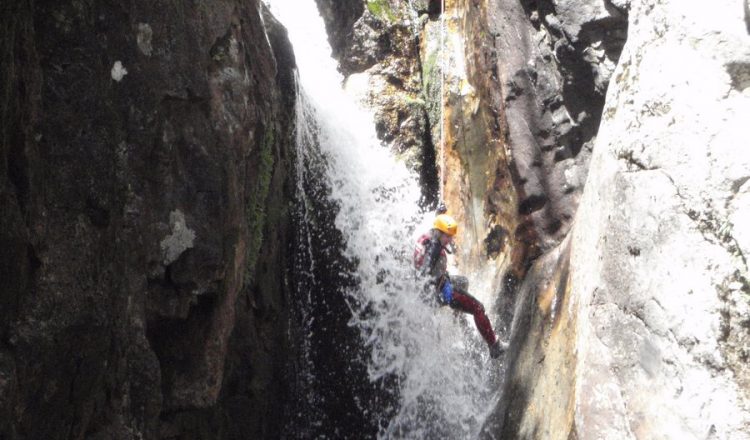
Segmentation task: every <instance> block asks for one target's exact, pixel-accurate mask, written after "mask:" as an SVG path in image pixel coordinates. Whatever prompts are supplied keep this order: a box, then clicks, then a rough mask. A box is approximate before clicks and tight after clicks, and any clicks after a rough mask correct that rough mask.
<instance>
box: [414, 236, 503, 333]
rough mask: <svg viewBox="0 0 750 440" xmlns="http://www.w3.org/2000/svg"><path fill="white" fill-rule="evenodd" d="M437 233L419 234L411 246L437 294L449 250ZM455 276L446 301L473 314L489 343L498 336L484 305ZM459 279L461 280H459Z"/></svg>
mask: <svg viewBox="0 0 750 440" xmlns="http://www.w3.org/2000/svg"><path fill="white" fill-rule="evenodd" d="M439 234H440V232H439V231H437V230H435V229H432V230H430V232H428V233H427V234H424V235H422V236H421V237H419V239H418V240H417V246H416V248H415V250H414V267H415V268H416V269H417V272H418V273H419V274H420V275H421V276H423V277H426V278H427V279H428V284H430V288H434V289H435V291H436V292H437V294H438V297H439V298H440V297H441V295H440V288H441V287H442V284H443V282H444V281H445V280H446V279H447V278H448V254H447V252H446V250H445V248H444V247H443V246H442V245H441V244H440V240H439ZM454 279H455V281H456V282H455V283H453V284H454V287H453V299H452V300H451V302H450V303H449V304H448V305H449V306H450V307H451V308H452V309H454V310H459V311H461V312H464V313H470V314H472V315H473V316H474V324H475V325H476V326H477V329H478V330H479V333H480V334H481V335H482V338H484V340H485V341H486V342H487V345H490V346H491V345H492V344H494V343H495V341H496V340H497V336H495V332H494V331H493V330H492V324H491V323H490V320H489V318H487V314H486V313H485V311H484V306H483V305H482V303H481V302H479V300H477V299H476V298H474V297H473V296H471V295H470V294H469V293H468V292H467V291H466V287H463V288H462V287H459V284H463V285H464V286H468V284H469V283H468V280H467V279H466V278H465V277H454ZM459 281H462V282H461V283H459ZM440 302H441V303H442V301H440Z"/></svg>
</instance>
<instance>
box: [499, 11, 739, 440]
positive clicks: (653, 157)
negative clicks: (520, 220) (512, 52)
mask: <svg viewBox="0 0 750 440" xmlns="http://www.w3.org/2000/svg"><path fill="white" fill-rule="evenodd" d="M563 3H567V2H558V4H563ZM620 3H623V4H620ZM736 6H737V5H735V4H733V2H730V1H726V2H719V3H713V4H711V5H710V6H709V5H706V4H699V3H685V2H679V1H672V0H662V1H649V2H632V3H627V4H625V2H619V3H618V8H622V7H627V8H628V16H629V31H628V33H629V35H628V41H627V43H626V45H625V48H624V50H623V53H622V56H621V58H620V63H619V64H618V66H617V69H616V70H615V72H614V74H613V81H614V83H613V84H612V85H611V86H610V89H609V91H608V95H607V99H606V104H605V107H604V113H603V118H602V125H601V128H600V131H599V134H598V136H597V139H596V145H595V147H594V150H593V155H592V159H591V165H590V168H589V175H588V179H587V182H586V186H585V190H584V192H583V196H582V199H581V202H580V207H579V210H578V212H577V214H576V218H575V222H574V225H573V229H572V231H571V234H570V235H569V237H568V238H567V239H566V240H565V241H564V242H563V244H562V245H561V246H560V247H559V249H554V250H553V251H551V252H550V253H549V254H548V255H545V256H544V257H542V258H540V259H539V260H538V261H537V263H536V264H535V266H534V268H532V270H531V272H530V273H531V274H533V273H545V271H547V272H546V273H547V274H548V275H546V276H542V277H541V278H539V277H535V276H531V275H530V276H529V277H528V278H527V279H526V280H525V284H523V285H522V288H521V292H523V294H524V296H523V297H522V299H520V300H519V302H518V304H519V309H518V314H517V321H515V322H514V330H513V333H514V334H513V340H512V347H511V360H510V363H509V368H508V371H507V378H506V382H505V388H504V390H503V397H502V399H501V404H500V405H499V406H498V408H496V413H495V414H496V417H495V418H494V419H493V420H491V422H490V423H488V424H487V426H486V427H485V428H486V429H485V437H487V438H551V439H554V438H560V439H568V438H577V439H598V438H623V439H625V438H628V439H630V438H638V439H647V438H648V439H651V438H709V439H714V438H715V439H720V438H721V439H723V438H733V439H734V438H737V439H744V438H750V406H749V405H748V403H749V402H750V400H749V398H750V387H748V375H750V368H748V363H747V358H748V346H749V345H748V344H749V343H750V332H749V331H748V325H747V316H748V310H749V308H750V287H749V284H748V266H747V258H746V255H747V240H746V237H747V235H748V230H749V229H748V228H749V227H750V226H748V225H750V223H749V222H748V219H749V218H750V217H749V212H748V208H747V206H748V204H747V199H748V196H747V190H748V184H747V182H748V180H749V179H750V176H749V175H748V173H749V170H750V154H748V152H747V151H746V149H743V148H742V147H741V146H742V145H743V144H744V142H745V140H744V137H746V136H744V133H743V132H744V121H745V120H746V116H747V115H748V114H750V95H748V93H749V89H748V86H750V83H749V82H748V72H749V71H750V70H748V69H749V68H748V66H749V65H750V63H749V61H750V49H749V48H750V37H749V36H748V32H747V22H746V16H743V14H742V11H741V10H740V8H738V7H736ZM564 10H566V9H565V8H561V9H559V11H564ZM665 60H669V62H665ZM568 253H569V258H568V257H566V254H568ZM555 255H560V256H559V257H555ZM566 273H567V275H565V274H566ZM554 286H557V287H556V288H555V289H554V291H555V292H557V294H556V296H555V299H554V301H553V303H555V304H561V305H562V306H561V307H558V308H557V309H556V308H554V307H553V308H549V307H545V306H544V304H545V301H547V299H546V298H547V297H548V296H549V292H550V288H551V287H554ZM521 304H523V305H525V307H527V309H525V310H522V309H521V307H522V306H521ZM524 316H526V318H525V319H524V318H523V317H524ZM529 324H531V325H529ZM537 325H538V326H539V327H536V326H537ZM529 331H531V332H532V334H536V335H537V336H536V337H534V338H529V337H528V333H529ZM560 333H563V334H565V337H564V338H560V337H559V336H558V335H559V334H560ZM571 341H574V343H571ZM531 359H535V361H536V362H535V363H530V362H527V361H526V360H531ZM539 373H544V374H539ZM554 375H557V378H559V380H555V381H554V384H553V383H550V380H549V377H550V376H554Z"/></svg>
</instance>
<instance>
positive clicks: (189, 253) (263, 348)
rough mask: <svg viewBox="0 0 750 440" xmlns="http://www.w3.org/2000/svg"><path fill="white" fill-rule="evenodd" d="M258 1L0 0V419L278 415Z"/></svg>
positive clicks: (283, 230)
mask: <svg viewBox="0 0 750 440" xmlns="http://www.w3.org/2000/svg"><path fill="white" fill-rule="evenodd" d="M261 10H262V7H261V6H260V4H259V2H257V1H254V0H250V1H243V2H238V1H233V0H226V1H218V0H217V1H213V2H210V4H206V3H200V4H198V3H184V2H173V3H168V4H164V5H156V4H152V3H149V2H137V4H133V5H132V7H125V6H122V5H120V6H117V5H114V6H113V5H104V4H96V5H92V4H89V3H85V2H83V3H82V2H77V1H64V2H44V1H43V2H33V3H32V2H20V3H17V4H14V5H12V6H8V7H6V8H4V12H5V13H4V14H3V16H2V17H1V18H0V28H2V29H3V36H4V37H3V40H2V43H1V45H2V55H1V56H2V59H1V60H0V72H2V75H1V77H2V80H3V81H2V90H3V96H4V99H3V101H2V103H0V110H1V113H0V115H1V116H2V118H1V119H0V133H2V137H0V158H1V160H0V212H2V215H0V222H2V227H1V228H0V249H2V251H0V274H1V275H0V278H2V280H3V281H2V283H1V284H2V287H1V288H0V289H1V290H0V292H1V295H0V298H2V300H1V301H0V322H2V324H1V327H0V437H2V438H8V439H15V438H47V439H56V438H91V439H99V438H101V439H105V438H107V439H109V438H122V439H126V438H206V437H207V436H210V437H212V438H230V437H231V438H259V437H263V436H271V437H272V436H274V435H277V434H274V433H278V432H279V429H280V427H279V423H280V421H279V418H278V414H279V412H280V401H279V400H278V399H277V397H276V396H278V395H279V394H280V393H282V392H283V387H282V386H281V385H280V384H281V383H282V381H281V374H282V372H283V365H284V362H285V359H284V357H283V356H284V352H283V350H284V347H285V344H286V340H285V328H284V326H285V322H286V320H285V318H284V317H285V313H286V312H285V310H284V309H283V308H282V305H283V303H284V302H285V299H284V298H285V295H286V294H287V293H286V291H285V287H284V284H283V283H280V282H279V279H282V277H283V268H284V267H285V264H286V263H285V262H286V259H287V258H288V257H287V256H286V249H285V247H284V246H280V245H279V243H285V242H287V238H286V237H287V236H288V235H289V231H288V230H287V229H288V224H289V221H288V213H287V212H286V211H285V209H284V206H286V202H285V200H287V199H288V198H289V197H290V195H289V194H286V193H285V191H286V189H285V188H288V185H286V182H287V180H288V177H289V175H288V174H289V171H288V170H289V168H290V165H289V164H290V162H291V158H290V153H289V152H288V151H287V150H288V148H289V145H290V144H291V138H290V133H291V129H292V120H291V111H290V109H291V108H292V107H293V105H294V96H293V94H292V93H293V91H294V84H293V77H292V74H291V69H292V67H293V64H294V60H293V55H292V54H291V48H290V47H289V45H288V42H287V41H286V38H285V35H284V31H283V29H281V28H280V26H279V25H278V24H275V23H274V21H273V19H272V17H270V15H266V16H265V18H264V17H262V15H261ZM264 21H265V24H264ZM272 396H273V397H272Z"/></svg>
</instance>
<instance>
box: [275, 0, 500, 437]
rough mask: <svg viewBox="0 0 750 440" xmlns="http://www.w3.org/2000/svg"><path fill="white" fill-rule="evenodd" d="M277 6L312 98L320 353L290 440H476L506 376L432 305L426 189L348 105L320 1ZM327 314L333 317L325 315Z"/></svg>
mask: <svg viewBox="0 0 750 440" xmlns="http://www.w3.org/2000/svg"><path fill="white" fill-rule="evenodd" d="M269 3H270V4H269V7H270V10H271V12H272V13H273V14H274V15H275V16H276V17H277V18H278V19H279V20H280V21H281V22H282V23H283V24H284V25H285V26H286V27H287V29H288V31H289V38H290V40H291V41H292V44H293V46H294V49H295V56H296V59H297V64H298V69H299V84H300V90H299V93H298V102H297V166H298V169H297V171H296V172H297V202H296V203H297V207H296V216H297V223H298V226H297V228H296V229H297V234H298V235H297V242H298V243H297V244H298V248H297V252H296V255H297V258H296V260H297V262H296V264H295V271H296V273H295V274H294V278H295V280H296V281H295V290H296V298H295V299H294V301H295V304H294V305H293V307H295V308H296V310H295V311H294V312H293V314H292V315H293V320H294V321H295V322H293V323H292V327H293V329H294V335H296V336H295V337H300V338H303V339H304V338H309V339H308V340H301V341H296V351H297V352H296V356H297V357H298V359H297V361H296V362H295V368H294V373H295V378H294V380H293V384H292V385H291V388H292V389H293V391H292V392H293V393H294V394H295V396H294V400H296V401H297V403H296V404H293V405H292V408H291V409H290V410H289V414H290V421H289V422H288V423H290V424H292V425H293V426H289V427H288V428H287V430H286V434H285V436H286V437H289V438H311V437H315V438H326V437H328V438H350V437H372V436H374V435H375V434H377V436H378V437H379V438H472V437H476V435H477V433H478V431H479V429H480V427H481V425H482V423H483V421H484V419H485V417H486V415H487V413H488V412H489V411H490V409H491V408H492V406H493V405H494V399H496V398H497V392H496V391H495V390H496V389H497V386H496V384H497V381H498V380H499V378H498V376H499V372H498V370H497V368H496V364H495V366H493V364H492V362H493V361H490V360H489V359H488V355H487V350H486V346H485V345H484V342H483V341H481V338H480V337H479V335H478V333H477V332H476V330H475V329H474V326H473V324H472V323H471V322H470V320H467V319H466V318H465V317H464V316H463V315H455V314H454V313H453V311H451V310H450V309H449V308H447V307H442V308H436V307H435V306H434V305H431V304H430V303H429V301H426V299H425V298H424V295H422V294H420V292H421V288H420V283H418V282H417V281H416V280H415V278H414V274H413V270H412V266H411V253H412V252H413V249H414V243H415V240H416V237H417V236H418V235H419V234H421V233H422V232H424V231H425V230H426V229H427V228H429V225H430V223H429V222H430V221H431V219H432V215H431V213H425V212H423V211H422V210H421V209H420V207H419V199H420V188H419V185H418V178H417V176H416V175H415V173H414V172H412V171H410V170H408V169H407V167H406V166H405V165H404V164H403V163H401V162H399V161H398V160H397V159H396V158H395V157H394V156H393V155H392V154H391V153H390V152H389V151H388V149H387V148H385V147H383V146H381V144H380V142H379V141H378V140H377V137H376V135H375V129H374V123H373V118H372V115H371V114H370V113H368V112H366V111H364V110H363V109H361V108H360V107H359V106H358V105H357V104H356V103H355V102H354V101H353V100H352V99H351V98H349V97H348V96H347V95H346V94H345V92H344V91H343V89H342V82H343V79H342V77H341V75H340V74H339V72H338V71H337V68H336V62H335V61H334V60H333V59H332V58H331V56H330V54H331V48H330V46H329V44H328V41H327V36H326V33H325V28H324V25H323V21H322V18H321V17H320V15H319V13H318V10H317V8H316V6H315V3H314V0H271V1H269ZM321 204H323V205H325V209H326V212H330V213H332V214H331V216H330V218H326V215H325V213H322V212H319V209H320V206H321ZM330 233H333V234H334V238H331V237H330V235H329V234H330ZM337 252H338V253H340V255H332V254H333V253H337ZM318 256H320V258H322V259H324V260H325V261H317V260H316V258H319V257H318ZM332 262H333V263H332ZM333 284H337V285H333ZM311 292H313V293H311ZM339 303H340V304H344V307H341V306H337V305H336V304H339ZM321 310H322V311H323V312H324V315H325V316H318V315H316V313H318V314H319V313H321V312H320V311H321ZM331 310H336V314H335V315H331V313H330V312H331ZM326 319H334V321H335V319H340V320H344V322H345V324H346V328H344V327H340V330H342V331H346V330H347V328H348V329H349V330H350V331H351V332H352V334H354V335H356V338H355V341H354V343H353V344H354V346H353V347H352V346H350V344H351V343H350V342H347V341H346V335H343V334H342V335H339V333H336V332H331V331H330V327H331V325H334V326H335V322H334V324H331V325H329V324H327V323H326V322H325V320H326ZM320 332H326V333H325V336H321V335H320ZM339 336H340V337H341V338H342V340H341V342H339V341H333V340H331V339H332V338H337V337H339ZM316 347H327V348H326V350H327V351H326V353H325V354H324V355H321V353H320V352H319V351H320V349H319V348H316ZM336 356H345V357H348V358H349V359H350V360H348V359H343V360H336V361H334V360H332V359H331V357H336ZM322 364H325V367H323V366H322ZM330 365H345V368H346V369H347V371H333V372H332V371H330V370H331V367H330ZM360 375H361V376H360ZM351 380H357V381H359V382H367V383H351V382H347V381H351ZM332 384H333V385H332ZM330 386H340V387H341V388H340V389H341V392H339V393H332V392H330V390H328V392H327V390H326V389H325V388H326V387H330ZM373 393H376V394H379V396H380V397H378V398H373V396H372V394H373ZM347 399H351V402H346V401H345V400H347ZM335 400H339V401H338V402H334V401H335ZM326 408H337V409H336V410H335V411H341V410H342V408H344V409H346V411H356V412H357V413H358V415H353V416H351V417H352V418H351V420H352V422H351V423H350V425H355V424H356V423H357V422H356V421H357V420H360V419H357V417H361V418H362V419H361V420H369V421H371V426H374V427H375V432H373V433H372V435H368V433H366V432H362V431H359V432H357V431H353V432H341V429H357V428H356V427H355V426H350V427H349V428H341V426H340V425H337V424H336V422H335V420H334V419H335V418H336V417H337V415H336V414H333V413H332V412H334V410H333V409H330V410H328V409H326ZM326 426H328V427H329V428H326ZM361 429H366V427H364V426H363V427H361Z"/></svg>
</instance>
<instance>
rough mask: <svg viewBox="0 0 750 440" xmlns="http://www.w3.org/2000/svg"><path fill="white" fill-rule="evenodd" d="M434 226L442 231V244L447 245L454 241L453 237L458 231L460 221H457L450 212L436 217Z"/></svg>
mask: <svg viewBox="0 0 750 440" xmlns="http://www.w3.org/2000/svg"><path fill="white" fill-rule="evenodd" d="M433 228H435V229H436V230H438V231H440V234H439V236H440V244H442V245H443V246H447V245H448V244H450V243H451V242H453V237H454V236H455V235H456V232H457V231H458V223H456V220H455V219H454V218H453V217H451V216H449V215H448V214H440V215H438V216H437V217H435V221H434V222H433Z"/></svg>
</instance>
